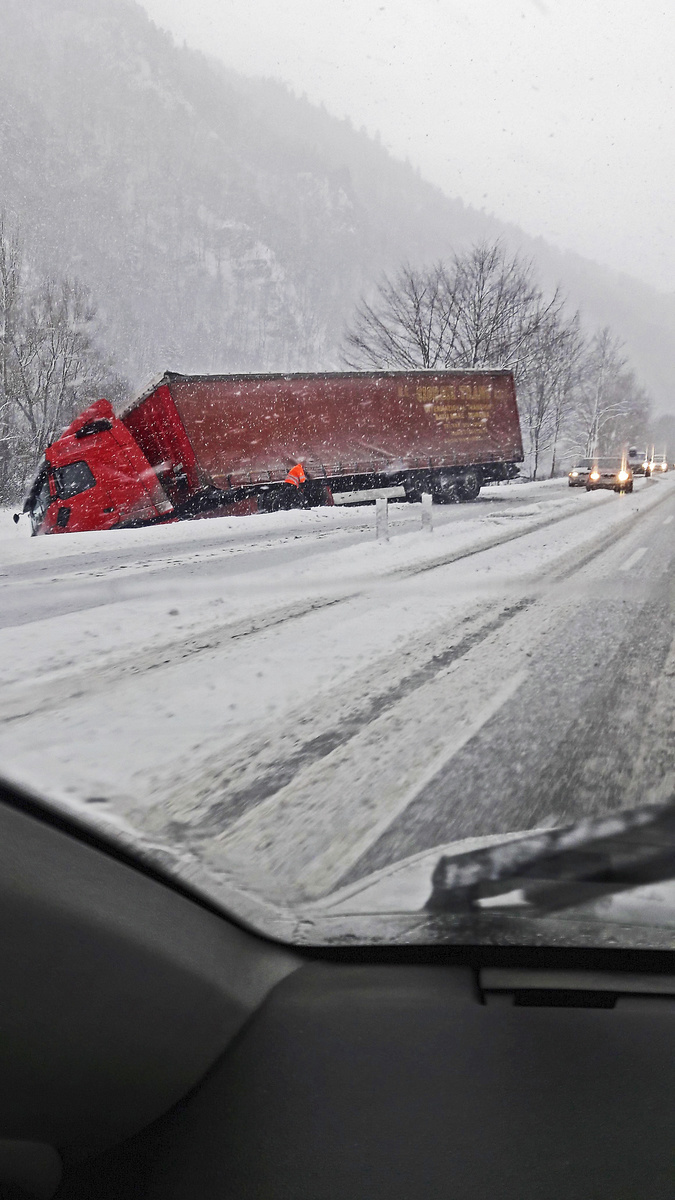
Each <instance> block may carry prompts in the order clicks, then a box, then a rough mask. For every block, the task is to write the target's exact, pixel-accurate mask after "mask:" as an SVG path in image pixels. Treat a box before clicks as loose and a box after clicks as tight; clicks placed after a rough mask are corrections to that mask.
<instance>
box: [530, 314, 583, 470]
mask: <svg viewBox="0 0 675 1200" xmlns="http://www.w3.org/2000/svg"><path fill="white" fill-rule="evenodd" d="M583 346H584V342H583V337H582V335H581V332H580V328H579V316H578V314H575V315H574V316H573V317H571V318H568V317H566V316H565V315H564V314H562V313H560V312H558V311H556V312H549V313H548V314H547V317H546V319H545V321H544V322H543V323H542V324H541V325H540V326H539V328H538V329H537V330H536V332H535V333H534V334H533V336H532V338H531V340H530V343H529V345H528V348H527V355H526V358H527V365H526V367H525V369H524V370H523V372H522V378H521V383H520V387H519V392H518V402H519V408H520V416H521V423H522V425H523V428H524V433H525V439H526V445H527V450H528V455H529V459H530V463H531V470H532V478H533V479H536V478H537V472H538V470H539V466H540V462H541V459H542V457H543V455H544V454H549V453H550V455H551V467H550V474H551V478H552V477H553V475H554V474H555V470H556V454H557V450H558V444H559V441H560V436H561V433H562V431H563V429H564V428H565V426H566V425H567V424H569V422H570V421H571V419H572V417H573V414H574V412H575V403H576V396H577V386H578V374H579V373H578V364H579V360H580V357H581V355H582V353H583Z"/></svg>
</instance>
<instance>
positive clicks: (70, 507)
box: [24, 400, 172, 533]
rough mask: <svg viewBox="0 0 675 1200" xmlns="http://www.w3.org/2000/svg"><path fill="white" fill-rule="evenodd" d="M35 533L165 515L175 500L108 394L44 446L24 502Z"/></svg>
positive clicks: (103, 526) (109, 525)
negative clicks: (117, 413) (120, 418)
mask: <svg viewBox="0 0 675 1200" xmlns="http://www.w3.org/2000/svg"><path fill="white" fill-rule="evenodd" d="M24 511H25V512H29V513H30V517H31V523H32V528H33V533H65V532H66V531H68V532H69V533H78V532H81V531H83V530H91V529H112V528H113V527H114V526H115V525H122V524H127V525H128V524H129V523H130V522H135V521H139V522H143V523H147V522H148V521H152V520H154V519H166V517H167V516H168V515H170V513H171V511H172V506H171V503H170V502H169V500H168V499H167V497H166V494H165V492H164V491H163V489H162V487H161V485H160V483H159V481H158V479H157V476H156V474H155V472H154V471H153V469H152V467H151V466H150V463H149V462H148V461H147V459H146V458H145V456H144V454H143V453H142V451H141V450H140V448H139V446H138V445H137V443H136V442H135V440H134V438H133V437H132V436H131V434H130V433H129V431H128V429H127V428H126V427H125V426H124V425H123V423H122V422H121V421H120V420H119V419H118V418H117V417H116V416H115V414H114V412H113V409H112V406H111V405H110V404H109V403H108V401H107V400H97V401H96V403H95V404H92V405H90V407H89V408H88V409H87V410H86V412H84V413H81V414H80V416H79V417H76V418H75V420H74V421H73V422H72V423H71V424H70V425H69V426H68V428H67V429H66V430H64V432H63V434H62V435H61V437H60V438H58V439H57V441H55V442H53V443H52V444H51V445H50V446H48V447H47V449H46V450H45V457H44V460H43V462H42V464H41V466H40V469H39V471H38V473H37V476H36V478H35V481H34V483H33V486H32V487H31V490H30V492H29V494H28V497H27V499H26V502H25V504H24Z"/></svg>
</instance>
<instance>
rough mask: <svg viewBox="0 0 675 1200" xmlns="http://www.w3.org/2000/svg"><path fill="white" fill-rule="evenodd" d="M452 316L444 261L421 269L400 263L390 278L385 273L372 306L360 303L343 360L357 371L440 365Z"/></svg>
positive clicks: (451, 334)
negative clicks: (398, 268)
mask: <svg viewBox="0 0 675 1200" xmlns="http://www.w3.org/2000/svg"><path fill="white" fill-rule="evenodd" d="M455 315H456V306H455V304H454V301H453V297H452V282H451V280H450V278H449V276H448V273H447V271H446V269H445V267H444V266H443V265H442V264H440V265H438V266H436V267H431V268H430V269H428V270H421V271H418V270H415V269H414V268H413V267H410V266H403V267H401V269H400V270H399V272H398V274H397V275H396V276H395V277H394V278H393V279H389V278H388V277H387V276H384V278H383V279H382V280H381V281H380V283H379V284H378V287H377V292H376V297H375V299H374V301H373V303H372V304H371V303H368V302H367V301H366V300H362V301H361V303H360V304H359V306H358V308H357V310H356V314H355V318H354V323H353V325H352V327H351V329H349V330H348V332H347V334H346V336H345V343H344V358H345V362H346V364H347V366H350V367H355V368H356V369H360V368H362V367H370V368H372V369H375V370H377V369H380V370H390V369H395V368H400V369H403V370H416V369H420V368H422V369H424V368H430V369H433V368H434V367H436V368H443V367H445V366H447V362H446V359H447V354H448V348H449V345H450V343H451V341H452V338H453V333H454V330H453V319H454V317H455Z"/></svg>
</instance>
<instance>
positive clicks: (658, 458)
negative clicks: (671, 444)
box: [648, 454, 668, 475]
mask: <svg viewBox="0 0 675 1200" xmlns="http://www.w3.org/2000/svg"><path fill="white" fill-rule="evenodd" d="M667 470H668V459H667V458H666V456H665V454H652V456H651V459H650V460H649V472H648V473H649V474H650V475H657V474H660V473H661V471H667Z"/></svg>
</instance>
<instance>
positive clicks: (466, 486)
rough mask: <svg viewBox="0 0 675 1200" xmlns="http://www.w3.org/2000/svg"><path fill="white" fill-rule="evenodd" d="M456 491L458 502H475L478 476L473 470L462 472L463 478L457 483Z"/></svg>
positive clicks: (478, 481) (477, 491) (478, 484)
mask: <svg viewBox="0 0 675 1200" xmlns="http://www.w3.org/2000/svg"><path fill="white" fill-rule="evenodd" d="M457 491H458V494H459V498H460V500H475V499H476V497H477V496H478V494H479V492H480V476H479V474H478V471H474V470H473V469H471V470H469V471H465V472H464V477H463V479H461V480H460V481H459V482H458V485H457Z"/></svg>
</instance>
